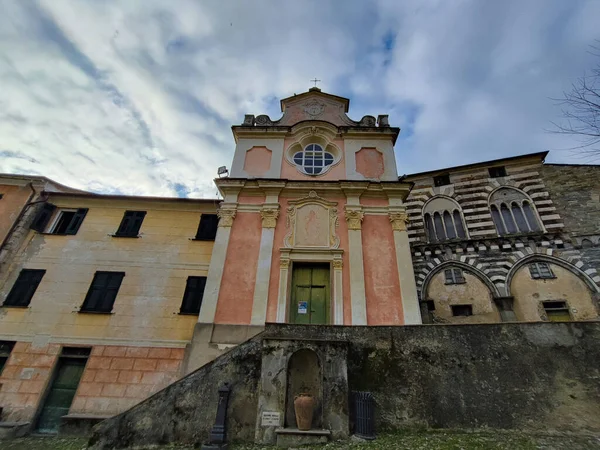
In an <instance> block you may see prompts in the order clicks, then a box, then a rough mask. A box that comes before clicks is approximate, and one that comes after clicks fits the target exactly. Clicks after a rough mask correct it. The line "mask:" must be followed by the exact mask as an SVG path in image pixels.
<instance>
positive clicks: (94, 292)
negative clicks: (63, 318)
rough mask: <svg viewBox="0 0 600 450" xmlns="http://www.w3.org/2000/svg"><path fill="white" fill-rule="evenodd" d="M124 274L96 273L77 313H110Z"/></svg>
mask: <svg viewBox="0 0 600 450" xmlns="http://www.w3.org/2000/svg"><path fill="white" fill-rule="evenodd" d="M124 276H125V272H96V273H95V274H94V279H93V280H92V284H91V286H90V289H89V290H88V293H87V295H86V297H85V300H84V301H83V305H81V309H80V310H79V312H97V313H110V312H111V311H112V309H113V305H114V303H115V299H116V298H117V293H118V292H119V288H120V287H121V282H122V281H123V277H124Z"/></svg>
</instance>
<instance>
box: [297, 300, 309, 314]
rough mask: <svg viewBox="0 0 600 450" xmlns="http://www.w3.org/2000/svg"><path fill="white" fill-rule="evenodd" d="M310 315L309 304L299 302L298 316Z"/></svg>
mask: <svg viewBox="0 0 600 450" xmlns="http://www.w3.org/2000/svg"><path fill="white" fill-rule="evenodd" d="M307 313H308V302H298V314H307Z"/></svg>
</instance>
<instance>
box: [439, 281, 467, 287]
mask: <svg viewBox="0 0 600 450" xmlns="http://www.w3.org/2000/svg"><path fill="white" fill-rule="evenodd" d="M444 284H445V285H446V286H449V285H453V284H467V282H466V281H460V282H458V283H444Z"/></svg>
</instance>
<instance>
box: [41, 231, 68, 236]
mask: <svg viewBox="0 0 600 450" xmlns="http://www.w3.org/2000/svg"><path fill="white" fill-rule="evenodd" d="M39 234H43V235H44V236H75V235H74V234H67V233H50V232H49V231H45V232H43V233H39Z"/></svg>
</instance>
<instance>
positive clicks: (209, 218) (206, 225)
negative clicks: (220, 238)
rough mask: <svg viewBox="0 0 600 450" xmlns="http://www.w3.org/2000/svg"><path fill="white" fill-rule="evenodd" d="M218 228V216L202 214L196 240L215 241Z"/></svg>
mask: <svg viewBox="0 0 600 450" xmlns="http://www.w3.org/2000/svg"><path fill="white" fill-rule="evenodd" d="M218 226H219V217H218V216H217V215H216V214H202V215H201V216H200V224H199V225H198V232H197V233H196V238H195V239H196V240H198V241H214V240H215V237H216V236H217V227H218Z"/></svg>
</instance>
